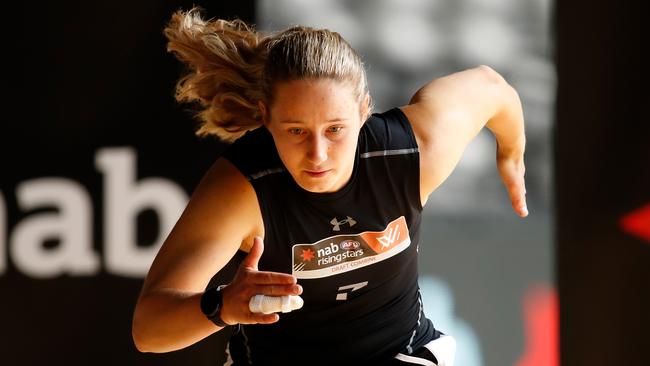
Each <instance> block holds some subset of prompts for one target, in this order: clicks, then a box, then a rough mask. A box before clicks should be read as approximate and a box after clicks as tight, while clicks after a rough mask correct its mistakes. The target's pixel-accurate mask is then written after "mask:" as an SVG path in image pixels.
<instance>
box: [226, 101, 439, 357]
mask: <svg viewBox="0 0 650 366" xmlns="http://www.w3.org/2000/svg"><path fill="white" fill-rule="evenodd" d="M224 158H226V159H228V160H229V161H230V162H231V163H233V165H235V166H236V167H237V168H238V169H239V170H240V171H241V172H242V174H244V176H246V177H247V179H248V180H249V182H250V183H251V184H252V186H253V188H254V189H255V193H256V194H257V198H258V201H259V205H260V210H261V213H262V218H263V221H264V230H265V237H264V248H265V249H264V254H263V256H262V257H261V259H260V262H259V270H261V271H262V270H263V271H274V272H283V273H291V274H293V275H294V276H295V277H296V278H297V279H298V283H299V284H300V285H301V286H302V287H303V294H302V295H301V296H302V298H303V299H304V306H303V308H302V309H300V310H296V311H293V312H290V313H280V320H279V321H278V322H277V323H275V324H270V325H266V324H260V325H242V326H240V327H239V331H238V332H236V333H235V334H234V335H233V337H232V338H231V341H230V343H231V344H230V351H231V355H232V357H233V359H234V360H235V364H236V365H239V364H249V363H252V364H254V365H257V364H260V365H275V364H278V365H293V364H296V365H347V364H371V363H372V364H381V363H382V362H383V361H384V360H388V359H391V358H392V357H394V356H395V355H396V354H397V353H398V352H409V351H410V350H412V349H414V348H416V347H418V346H419V345H421V344H422V343H424V342H426V341H428V340H430V339H431V338H432V334H434V333H437V332H435V329H433V326H432V325H431V322H430V321H429V320H428V319H426V318H425V317H424V313H423V311H422V302H421V298H420V294H419V288H418V284H417V276H418V269H417V251H418V241H419V231H420V230H419V229H420V218H421V211H422V206H421V203H420V179H419V176H420V174H419V172H420V170H419V153H418V147H417V143H416V140H415V135H414V134H413V130H412V128H411V125H410V123H409V121H408V119H407V118H406V116H405V115H404V114H403V112H402V111H401V110H400V109H398V108H394V109H391V110H389V111H387V112H385V113H383V114H378V113H377V114H373V115H372V116H371V117H370V118H369V119H368V120H367V121H366V123H365V124H364V126H363V127H362V128H361V130H360V133H359V138H358V144H357V150H356V155H355V162H354V168H353V172H352V176H351V178H350V180H349V181H348V182H347V184H345V185H344V186H343V187H342V188H341V189H340V190H338V191H336V192H333V193H313V192H309V191H306V190H304V189H302V188H301V187H300V186H299V185H298V184H297V183H296V182H295V181H294V180H293V178H292V176H291V175H290V174H289V172H288V171H287V170H286V168H285V167H284V165H283V164H282V161H281V160H280V157H279V155H278V153H277V150H276V148H275V145H274V142H273V139H272V136H271V134H270V133H269V132H268V130H267V129H266V128H264V127H262V128H258V129H256V130H254V131H250V132H248V133H246V134H245V135H244V136H243V137H241V138H240V139H239V140H237V141H236V142H235V143H234V144H233V145H231V146H230V147H229V148H228V149H227V151H226V152H225V154H224Z"/></svg>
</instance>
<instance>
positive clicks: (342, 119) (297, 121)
mask: <svg viewBox="0 0 650 366" xmlns="http://www.w3.org/2000/svg"><path fill="white" fill-rule="evenodd" d="M347 120H348V119H347V118H339V117H337V118H332V119H329V120H327V121H325V122H327V123H331V122H343V121H347ZM280 123H303V121H301V120H297V119H283V120H281V121H280Z"/></svg>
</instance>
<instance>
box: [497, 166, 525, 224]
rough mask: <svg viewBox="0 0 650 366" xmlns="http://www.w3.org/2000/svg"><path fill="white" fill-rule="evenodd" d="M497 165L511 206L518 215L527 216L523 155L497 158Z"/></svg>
mask: <svg viewBox="0 0 650 366" xmlns="http://www.w3.org/2000/svg"><path fill="white" fill-rule="evenodd" d="M497 165H498V168H499V173H500V174H501V179H502V180H503V184H504V185H505V186H506V189H507V190H508V196H509V197H510V202H511V204H512V208H513V209H514V210H515V212H516V213H517V215H519V216H520V217H526V216H528V205H527V203H526V183H525V180H524V173H525V171H526V169H525V166H524V161H523V156H522V157H520V158H518V159H499V161H498V162H497Z"/></svg>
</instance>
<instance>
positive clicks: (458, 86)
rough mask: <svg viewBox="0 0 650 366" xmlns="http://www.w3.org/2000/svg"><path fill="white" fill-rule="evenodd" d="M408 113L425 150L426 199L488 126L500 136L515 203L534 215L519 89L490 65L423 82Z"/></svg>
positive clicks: (500, 159)
mask: <svg viewBox="0 0 650 366" xmlns="http://www.w3.org/2000/svg"><path fill="white" fill-rule="evenodd" d="M401 109H402V111H403V112H404V113H405V114H406V116H407V117H408V119H409V121H410V122H411V125H412V126H413V130H414V132H415V137H416V139H417V142H418V146H419V150H420V192H421V193H420V195H421V197H420V198H421V200H422V205H424V204H425V202H426V200H427V198H428V196H429V194H431V192H433V191H434V190H435V189H436V188H437V187H438V186H439V185H440V184H441V183H442V182H443V181H444V180H445V179H447V177H448V176H449V175H450V174H451V172H452V171H453V170H454V168H455V167H456V164H458V161H459V160H460V158H461V156H462V154H463V151H464V150H465V148H466V147H467V145H468V144H469V142H470V141H471V140H472V139H473V138H474V137H475V136H476V135H477V134H478V133H479V131H480V130H481V129H482V128H483V127H487V128H488V129H489V130H490V131H492V133H493V134H494V136H495V137H496V141H497V167H498V169H499V174H500V175H501V178H502V180H503V183H504V185H505V186H506V189H507V190H508V194H509V196H510V200H511V202H512V207H513V209H514V210H515V212H517V214H518V215H519V216H521V217H525V216H527V215H528V210H527V208H526V197H525V194H526V188H525V182H524V172H525V167H524V149H525V144H526V137H525V135H524V116H523V111H522V106H521V101H520V100H519V95H518V94H517V92H516V91H515V89H514V88H512V86H510V85H509V84H508V83H507V82H506V81H505V80H504V79H503V77H502V76H501V75H499V74H498V73H497V72H496V71H494V70H492V69H491V68H490V67H488V66H483V65H481V66H479V67H476V68H473V69H468V70H465V71H461V72H457V73H454V74H450V75H447V76H444V77H441V78H438V79H435V80H433V81H431V82H430V83H428V84H427V85H425V86H424V87H422V88H421V89H420V90H418V91H417V93H415V95H414V96H413V98H411V101H410V103H409V104H408V105H407V106H404V107H401Z"/></svg>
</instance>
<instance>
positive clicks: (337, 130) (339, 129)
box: [327, 126, 343, 133]
mask: <svg viewBox="0 0 650 366" xmlns="http://www.w3.org/2000/svg"><path fill="white" fill-rule="evenodd" d="M342 129H343V127H341V126H332V127H330V128H328V129H327V131H328V132H332V133H337V132H341V130H342Z"/></svg>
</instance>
